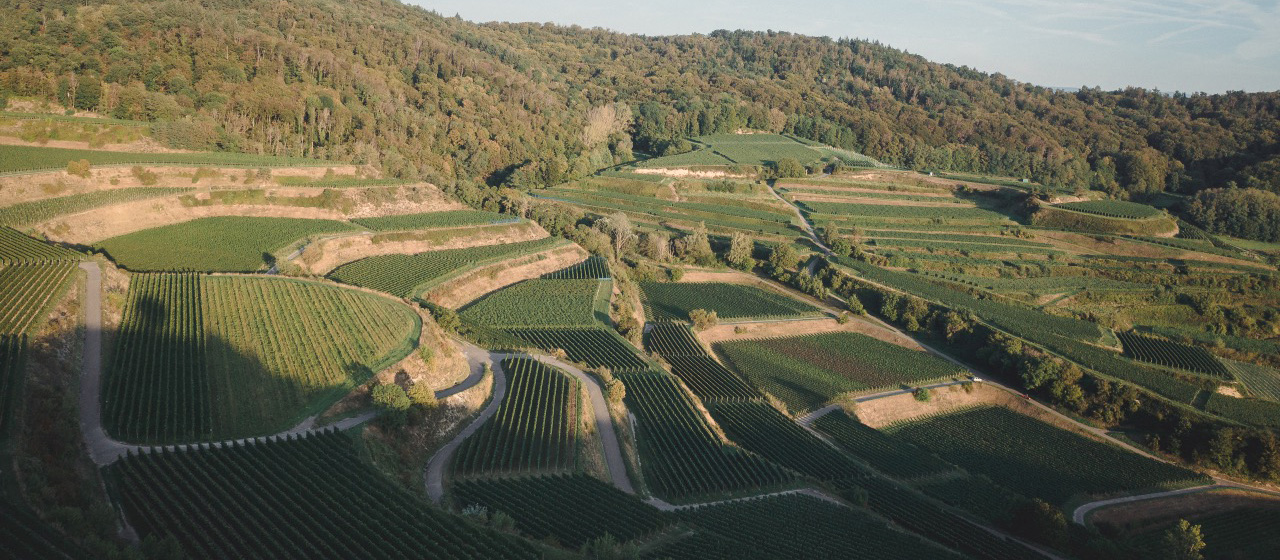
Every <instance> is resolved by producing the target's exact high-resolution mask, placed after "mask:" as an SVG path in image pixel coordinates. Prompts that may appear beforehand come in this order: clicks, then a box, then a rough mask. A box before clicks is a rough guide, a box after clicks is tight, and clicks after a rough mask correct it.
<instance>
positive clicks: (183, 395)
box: [103, 274, 421, 443]
mask: <svg viewBox="0 0 1280 560" xmlns="http://www.w3.org/2000/svg"><path fill="white" fill-rule="evenodd" d="M420 328H421V322H420V319H419V317H418V316H417V315H416V314H415V313H413V311H412V310H410V309H409V308H407V307H405V306H403V305H399V304H397V303H396V302H393V301H390V300H387V299H384V298H381V297H378V296H374V295H371V294H366V293H361V292H354V291H350V290H344V289H341V288H335V287H331V286H325V285H320V284H314V283H308V282H299V281H295V280H284V279H270V278H256V277H239V276H218V277H201V276H197V275H192V274H140V275H136V276H135V277H134V278H133V281H132V282H131V284H130V287H129V296H128V301H127V303H126V306H125V314H124V318H123V319H122V322H121V329H120V333H119V335H118V336H117V337H116V342H115V348H114V350H113V352H112V362H111V364H110V366H109V367H108V371H107V376H106V378H105V380H104V393H103V421H104V424H105V426H106V428H107V430H108V432H109V433H111V434H113V435H114V436H116V437H118V438H120V439H124V440H125V441H131V442H147V443H167V442H179V441H191V440H205V439H215V440H216V439H229V438H233V437H242V436H246V435H255V434H261V433H271V432H275V431H279V430H283V429H286V428H289V427H291V426H292V425H293V424H295V423H297V422H298V421H299V420H301V419H302V418H301V417H302V416H305V415H307V414H314V413H317V412H319V411H320V409H322V408H324V407H326V406H328V405H329V404H331V403H332V402H334V401H336V400H337V399H338V398H340V397H341V396H342V395H345V394H346V393H347V392H348V391H350V389H351V388H353V387H354V386H355V385H357V384H359V383H363V382H364V381H366V380H367V379H368V378H369V377H370V376H371V375H373V373H374V372H375V371H377V370H380V369H382V368H385V367H386V366H388V365H390V364H391V363H394V362H395V361H398V360H399V359H400V358H401V357H403V356H405V355H406V354H408V353H409V352H410V351H411V350H412V349H413V348H414V346H415V345H416V343H417V339H418V332H419V329H420Z"/></svg>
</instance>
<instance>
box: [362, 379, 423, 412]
mask: <svg viewBox="0 0 1280 560" xmlns="http://www.w3.org/2000/svg"><path fill="white" fill-rule="evenodd" d="M370 396H372V397H373V403H374V404H376V405H378V406H379V407H382V408H384V409H386V410H389V411H392V412H404V411H406V410H408V409H409V406H410V405H412V404H413V402H412V401H410V400H409V395H408V394H406V393H405V392H404V389H402V388H400V386H399V385H396V384H394V383H383V384H380V385H378V386H376V387H374V388H373V391H372V392H370Z"/></svg>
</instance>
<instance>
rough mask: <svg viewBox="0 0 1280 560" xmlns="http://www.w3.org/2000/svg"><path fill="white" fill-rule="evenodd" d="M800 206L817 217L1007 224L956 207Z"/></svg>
mask: <svg viewBox="0 0 1280 560" xmlns="http://www.w3.org/2000/svg"><path fill="white" fill-rule="evenodd" d="M801 205H802V206H803V207H804V208H805V209H807V210H809V211H810V212H814V213H817V214H826V215H831V216H837V217H840V216H853V217H863V216H865V217H871V218H914V219H919V218H924V219H929V220H934V219H943V220H984V221H994V222H1008V221H1009V218H1008V217H1006V216H1005V215H1004V214H1001V213H999V212H994V211H991V210H986V209H983V208H978V207H955V206H944V207H937V206H894V205H889V204H859V203H855V202H812V201H810V202H803V203H801Z"/></svg>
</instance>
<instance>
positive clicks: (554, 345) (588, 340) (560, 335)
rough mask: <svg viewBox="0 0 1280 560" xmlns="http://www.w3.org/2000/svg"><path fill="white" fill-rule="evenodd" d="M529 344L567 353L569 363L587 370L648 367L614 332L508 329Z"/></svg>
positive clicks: (592, 329) (633, 369) (618, 369)
mask: <svg viewBox="0 0 1280 560" xmlns="http://www.w3.org/2000/svg"><path fill="white" fill-rule="evenodd" d="M506 332H508V333H510V334H511V335H512V336H515V337H516V338H518V339H520V340H523V341H525V342H527V343H528V344H530V345H532V346H534V347H537V348H541V349H543V350H546V351H548V352H551V351H555V350H564V352H565V354H566V355H567V356H568V358H569V360H570V361H573V362H577V363H582V364H586V365H587V367H593V368H597V367H607V368H609V369H610V370H611V371H614V372H620V371H638V370H644V369H647V368H648V367H649V364H648V363H647V362H645V361H644V360H642V359H640V358H639V357H638V356H636V353H635V350H633V349H632V348H631V346H630V345H629V344H627V342H626V341H625V340H623V339H622V337H621V336H619V335H618V334H617V333H615V332H613V331H612V330H606V329H605V328H604V327H602V326H601V327H589V328H538V329H507V331H506Z"/></svg>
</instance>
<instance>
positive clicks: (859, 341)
mask: <svg viewBox="0 0 1280 560" xmlns="http://www.w3.org/2000/svg"><path fill="white" fill-rule="evenodd" d="M715 350H716V352H717V353H718V354H720V355H721V356H723V357H724V358H725V361H726V362H727V363H728V364H729V365H731V366H732V367H733V368H734V369H735V370H737V371H738V372H739V373H741V374H742V375H743V376H744V377H746V378H747V380H748V381H750V382H751V383H752V384H753V385H755V386H756V387H759V388H760V389H761V390H762V391H765V392H768V393H770V394H772V395H773V396H775V397H778V398H779V399H782V401H783V402H784V403H786V404H787V406H788V407H790V408H792V409H794V410H809V409H814V408H818V407H821V406H822V405H823V404H826V403H827V402H829V401H830V400H832V399H833V398H835V397H836V396H838V395H840V394H843V393H849V392H864V391H874V390H887V389H893V388H897V387H900V386H903V385H907V386H915V385H922V384H925V383H928V382H931V381H939V380H942V379H947V378H951V377H960V376H965V375H967V373H966V372H965V371H964V370H963V369H962V368H960V366H957V365H955V364H952V363H951V362H948V361H946V360H944V359H942V358H939V357H937V356H934V355H932V354H928V353H926V352H921V351H917V350H910V349H907V348H903V347H901V346H898V345H896V344H890V343H888V342H884V341H881V340H877V339H874V338H871V337H869V336H866V335H861V334H855V333H844V332H839V333H825V334H815V335H806V336H799V337H789V338H773V339H765V340H750V341H734V342H723V343H719V344H716V345H715Z"/></svg>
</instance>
